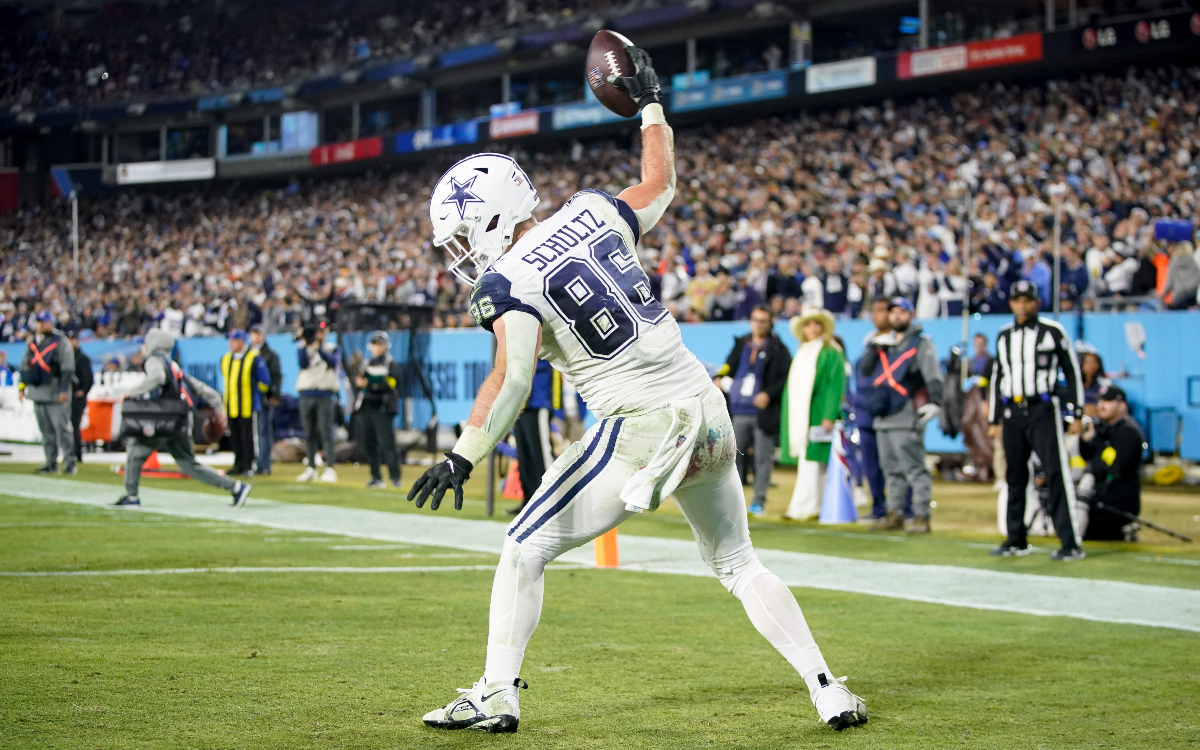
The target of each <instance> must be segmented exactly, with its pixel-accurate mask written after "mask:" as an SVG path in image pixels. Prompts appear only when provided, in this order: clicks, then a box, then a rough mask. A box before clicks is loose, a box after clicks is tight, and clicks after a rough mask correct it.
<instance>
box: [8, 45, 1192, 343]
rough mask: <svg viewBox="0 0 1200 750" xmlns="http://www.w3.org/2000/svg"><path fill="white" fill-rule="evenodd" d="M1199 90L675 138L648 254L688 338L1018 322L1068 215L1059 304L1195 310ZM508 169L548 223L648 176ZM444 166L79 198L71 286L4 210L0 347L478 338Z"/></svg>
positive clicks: (1062, 92)
mask: <svg viewBox="0 0 1200 750" xmlns="http://www.w3.org/2000/svg"><path fill="white" fill-rule="evenodd" d="M1198 86H1200V69H1196V68H1189V69H1179V68H1169V69H1168V68H1161V69H1155V70H1141V71H1133V70H1131V71H1130V72H1129V73H1128V75H1126V76H1124V77H1119V78H1117V77H1106V76H1085V77H1081V78H1077V79H1073V80H1050V81H1046V82H1045V83H1044V84H1042V85H1038V86H1026V87H1017V86H1013V85H1007V86H1006V85H1001V84H989V85H986V86H982V87H980V88H978V89H975V90H972V91H966V92H962V93H959V94H957V95H956V96H953V97H951V98H945V99H919V100H917V101H912V102H907V103H893V102H884V103H882V104H881V105H879V106H863V107H859V108H857V109H840V110H836V111H825V112H820V113H813V114H809V115H804V116H794V117H790V118H770V119H759V120H756V121H752V122H749V123H746V124H740V125H732V126H714V125H708V126H705V127H703V128H700V129H696V130H688V131H684V132H680V133H678V135H677V142H676V157H677V164H678V171H679V189H678V193H677V195H676V198H675V201H674V203H673V207H672V209H671V211H670V212H669V213H668V214H667V216H666V217H665V218H664V220H663V225H662V226H661V227H660V228H659V229H658V230H656V231H654V232H651V233H649V234H647V235H646V237H645V238H644V240H643V243H642V258H643V261H644V264H645V266H646V269H647V271H648V272H649V273H650V274H651V277H652V280H653V282H654V289H655V293H656V294H657V295H658V296H659V297H660V299H663V300H664V301H665V302H666V303H668V305H669V307H670V309H671V310H672V311H673V312H674V313H675V314H676V316H677V317H678V318H679V319H681V320H709V319H716V320H721V319H731V318H741V317H745V316H746V315H747V313H748V309H749V307H750V306H752V305H753V304H754V303H756V302H758V301H767V302H769V303H770V304H772V305H773V306H775V307H776V308H777V309H779V310H780V311H782V312H794V311H795V310H798V309H799V307H800V306H801V305H802V304H804V303H806V302H807V303H813V304H820V305H823V306H824V307H826V308H828V309H830V310H832V311H834V312H835V313H836V314H839V315H842V316H858V315H860V314H861V313H862V310H863V308H864V306H865V305H866V304H867V303H868V302H869V300H870V299H871V298H872V297H876V296H880V295H886V296H891V295H893V294H903V295H906V296H909V297H910V298H912V299H913V300H914V301H915V303H916V305H917V310H918V315H919V316H921V317H937V316H945V315H955V314H958V313H959V312H960V311H961V309H962V304H963V302H964V298H965V299H966V304H968V305H969V309H970V310H972V311H978V312H985V313H986V312H1003V311H1005V310H1006V309H1007V302H1006V296H1005V294H1004V291H1005V289H1007V287H1008V285H1009V284H1010V283H1012V282H1013V281H1015V280H1016V279H1019V278H1028V279H1031V280H1033V281H1034V282H1035V283H1037V284H1038V285H1039V287H1041V288H1042V289H1043V291H1044V294H1043V296H1044V298H1046V299H1049V297H1050V291H1051V283H1052V282H1051V279H1052V278H1053V274H1052V269H1051V265H1050V264H1051V262H1052V251H1053V246H1054V234H1055V209H1056V208H1058V210H1059V211H1060V213H1059V217H1060V221H1059V230H1058V231H1059V235H1060V237H1061V247H1062V256H1063V265H1062V268H1061V273H1060V277H1061V278H1060V290H1061V294H1062V297H1061V299H1062V305H1063V307H1064V309H1070V308H1072V307H1085V308H1090V307H1092V306H1096V305H1110V304H1112V303H1113V301H1114V300H1115V301H1117V302H1120V301H1123V300H1124V301H1128V303H1129V304H1152V305H1159V304H1162V303H1165V304H1167V305H1170V306H1174V307H1188V306H1194V305H1195V304H1196V285H1197V283H1200V267H1198V266H1196V265H1195V264H1196V260H1195V258H1194V256H1193V252H1194V251H1193V248H1192V246H1191V244H1190V243H1188V242H1180V243H1175V244H1167V243H1163V242H1159V241H1156V240H1155V235H1154V224H1155V221H1156V220H1158V219H1160V218H1182V219H1190V220H1194V219H1196V218H1197V217H1196V210H1197V201H1198V199H1200V163H1198V162H1197V156H1200V152H1198V150H1200V134H1198V133H1197V131H1196V127H1197V121H1198V115H1200V107H1198V104H1197V88H1198ZM512 153H513V154H514V155H515V156H516V157H517V158H518V159H519V160H520V161H521V162H522V163H523V164H524V165H525V168H526V170H527V171H528V172H529V173H530V174H531V175H532V176H533V178H534V181H535V183H536V184H537V186H538V187H539V189H540V190H541V193H542V196H543V198H544V202H543V205H542V207H541V211H542V212H543V213H544V212H548V211H550V210H552V209H554V208H556V207H557V206H559V205H560V204H561V203H562V202H563V201H565V200H566V199H567V198H568V197H570V196H571V195H572V194H573V193H574V192H575V191H576V190H579V189H581V188H584V187H593V188H599V189H602V190H606V191H608V192H611V193H617V192H619V191H620V190H621V189H623V188H624V187H625V186H627V185H629V184H631V183H632V182H634V181H636V179H637V175H638V170H637V166H636V165H637V158H636V155H635V154H633V153H631V152H630V151H628V150H627V149H626V148H625V147H624V146H619V145H616V144H614V143H611V142H594V143H587V144H584V143H575V144H573V145H571V146H570V147H568V148H565V149H563V150H558V151H546V152H537V153H529V152H526V151H524V150H521V149H517V150H513V151H512ZM448 158H449V157H445V156H443V157H440V158H439V159H431V160H430V161H428V162H425V163H424V165H423V166H422V168H421V170H420V171H417V172H404V171H396V172H391V173H374V174H368V175H360V176H356V177H351V178H345V177H343V178H337V179H323V180H312V181H308V182H303V183H299V182H293V183H292V184H291V185H289V186H287V187H272V188H269V189H266V188H263V187H261V186H259V187H255V186H252V185H245V186H235V187H227V188H224V189H216V188H212V187H210V188H207V189H205V190H203V191H178V192H171V191H163V190H157V191H152V192H151V191H147V192H136V191H133V190H126V191H123V192H121V193H120V194H119V195H118V196H117V197H114V198H105V199H101V200H93V201H87V200H84V201H81V204H80V206H81V208H80V211H81V214H80V216H81V225H82V240H81V253H80V257H81V273H80V277H79V279H78V280H76V279H74V278H73V277H72V267H71V263H70V257H71V243H70V239H69V221H68V218H69V217H68V214H67V211H66V208H65V204H64V203H62V202H60V203H59V204H57V205H55V206H53V207H45V208H34V209H29V210H23V211H21V212H19V213H17V214H13V215H9V216H5V217H4V218H3V219H0V253H3V256H4V258H5V263H4V269H3V272H2V273H3V279H2V282H0V313H4V314H5V315H6V316H7V321H6V323H5V324H4V328H3V329H2V331H0V335H3V336H4V337H6V338H8V337H12V336H13V335H16V333H17V332H18V331H19V330H20V328H21V327H22V325H23V320H24V317H23V316H24V315H26V314H27V312H28V311H29V310H30V305H31V304H32V303H33V302H34V301H35V300H36V301H37V302H38V303H41V302H46V303H49V304H50V305H51V306H52V307H53V308H54V309H55V310H57V311H58V313H59V315H60V316H61V317H62V318H63V321H64V322H67V320H68V319H69V318H71V317H72V316H74V317H75V318H77V320H76V321H75V322H76V324H80V325H83V326H84V327H88V328H93V329H94V330H95V331H96V333H97V335H100V336H112V335H131V334H137V333H139V332H141V331H143V330H144V329H146V328H147V327H148V326H152V325H159V324H161V325H166V326H169V327H173V328H176V329H178V330H180V331H181V332H183V333H185V334H187V335H199V334H201V333H204V332H211V331H214V330H216V331H221V330H228V329H230V328H233V327H245V325H247V324H248V323H252V322H257V321H258V320H261V321H262V322H264V324H265V325H266V326H267V327H268V329H270V330H283V329H289V328H290V327H292V326H294V324H295V322H296V321H298V320H299V319H301V318H302V317H305V316H308V315H311V314H314V313H321V312H323V311H325V310H327V309H328V308H329V307H330V306H331V305H334V304H336V303H337V301H338V300H340V299H343V298H347V297H355V298H363V299H383V298H386V299H394V300H400V301H409V302H418V303H419V302H425V303H430V302H431V303H435V304H436V305H437V307H438V310H439V316H438V325H441V326H450V327H454V326H468V325H472V324H473V323H472V321H471V320H470V317H469V316H468V315H467V314H466V309H467V290H466V289H464V288H463V287H461V286H459V285H457V284H456V283H455V282H454V281H453V280H452V278H450V277H449V275H448V274H446V273H445V272H444V267H443V261H442V258H441V257H440V254H439V253H438V252H437V251H435V250H434V249H433V248H431V246H430V243H429V234H430V232H429V224H428V220H427V214H426V211H427V201H428V195H429V189H430V186H431V185H432V184H433V182H434V180H435V179H436V177H437V176H438V175H439V174H440V172H441V170H442V169H444V168H445V167H446V166H447V165H448V161H447V159H448ZM964 165H969V166H968V167H967V168H966V169H964V168H963V167H964ZM974 173H977V175H978V180H977V182H975V183H974V185H975V187H974V191H975V192H974V211H973V214H974V219H973V225H972V226H973V230H974V231H973V232H972V238H971V246H972V249H971V255H970V260H969V265H968V266H967V267H964V264H963V250H964V239H965V237H964V224H965V223H966V218H965V211H964V207H965V206H964V204H965V201H964V198H963V197H964V196H965V195H967V193H968V191H969V190H971V187H970V184H969V182H968V180H966V179H965V178H966V177H970V176H971V175H972V174H974ZM831 279H834V281H833V282H832V283H831V282H830V280H831ZM838 279H840V283H839V281H837V280H838ZM839 287H840V291H839V290H838V288H839ZM1160 293H1161V294H1160ZM1163 297H1165V299H1163Z"/></svg>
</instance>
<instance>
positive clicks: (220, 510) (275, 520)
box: [0, 474, 1200, 632]
mask: <svg viewBox="0 0 1200 750" xmlns="http://www.w3.org/2000/svg"><path fill="white" fill-rule="evenodd" d="M0 493H3V494H7V495H13V496H17V497H25V498H30V499H34V500H52V501H57V502H68V503H76V504H80V505H92V506H101V507H102V506H105V505H106V504H107V503H108V502H110V501H111V500H112V496H113V487H112V486H110V485H103V484H95V483H91V482H76V481H71V480H65V479H53V478H49V477H34V476H21V475H17V474H6V475H5V486H4V487H3V488H2V489H0ZM140 497H141V498H142V502H143V503H144V504H145V505H143V506H142V507H141V508H138V509H132V508H131V509H127V510H123V511H121V512H124V513H138V514H141V513H157V514H164V515H169V516H179V517H184V518H200V519H206V520H217V521H231V522H234V523H240V524H250V525H255V526H265V527H268V528H275V529H287V530H290V531H308V532H320V533H324V534H340V535H342V536H347V537H356V538H362V539H374V540H379V541H385V542H397V543H409V544H422V545H428V546H435V547H449V548H453V549H460V550H469V551H472V552H488V553H491V554H498V553H499V551H500V548H501V546H502V542H503V539H504V530H505V525H504V524H502V523H497V522H494V521H475V520H467V519H461V518H451V517H447V516H435V515H425V514H415V513H387V512H384V511H376V510H363V509H360V508H339V507H333V506H328V505H308V504H304V503H285V502H279V501H276V500H259V499H254V500H252V501H251V502H250V503H248V504H247V505H246V506H244V507H242V508H240V509H239V508H233V507H231V506H230V505H228V504H227V500H226V499H225V498H224V496H222V495H206V494H202V493H196V492H182V491H178V490H160V489H152V488H143V490H142V492H141V493H140ZM758 556H759V559H761V560H762V562H763V564H764V565H766V566H767V567H768V568H770V569H771V571H772V572H774V573H775V574H776V575H778V576H779V577H780V578H781V579H783V582H784V583H786V584H787V585H788V586H794V587H805V588H816V589H827V590H832V591H847V592H853V593H858V594H870V595H873V596H883V597H889V598H893V599H906V600H909V601H918V602H927V603H932V604H945V605H948V606H953V607H968V608H972V609H985V610H998V611H1003V612H1016V613H1020V614H1029V615H1039V616H1061V617H1074V618H1079V619H1083V620H1093V621H1096V622H1110V623H1121V624H1129V625H1149V626H1152V627H1162V628H1172V629H1176V630H1187V631H1192V632H1200V591H1198V590H1192V589H1181V588H1173V587H1169V586H1151V585H1147V584H1140V583H1126V582H1123V581H1105V580H1096V579H1087V578H1061V577H1056V576H1043V575H1032V574H1028V573H1006V572H1001V571H994V570H983V569H977V568H960V567H954V566H949V565H917V564H912V563H895V562H879V561H873V560H858V559H854V558H847V557H833V556H829V555H814V554H808V553H803V552H788V551H784V550H772V549H759V550H758ZM621 559H622V561H623V564H622V565H621V569H623V570H635V571H642V572H648V573H670V574H676V575H690V576H701V577H706V578H712V577H714V576H713V573H712V571H711V570H709V569H708V567H707V566H706V565H704V563H703V562H702V561H701V559H700V554H699V552H698V551H697V549H696V545H695V543H693V542H690V541H683V540H677V539H660V538H656V537H642V536H627V535H623V536H622V537H621ZM594 560H595V557H594V554H593V551H592V546H591V545H590V544H588V545H584V546H583V547H580V548H578V549H575V550H571V551H570V552H568V553H567V554H565V555H563V556H562V557H561V558H559V561H561V562H563V563H572V564H575V565H581V566H587V567H590V566H592V565H593V564H594ZM801 599H802V600H803V597H801ZM801 605H802V606H803V601H801Z"/></svg>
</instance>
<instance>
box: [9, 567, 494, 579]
mask: <svg viewBox="0 0 1200 750" xmlns="http://www.w3.org/2000/svg"><path fill="white" fill-rule="evenodd" d="M495 569H496V566H495V565H445V566H438V565H414V566H409V567H391V568H387V567H384V568H347V567H342V568H322V567H311V566H309V567H292V568H248V567H241V568H149V569H146V570H39V571H23V570H0V576H5V577H9V578H57V577H60V576H161V575H180V574H188V573H441V572H443V571H453V570H495Z"/></svg>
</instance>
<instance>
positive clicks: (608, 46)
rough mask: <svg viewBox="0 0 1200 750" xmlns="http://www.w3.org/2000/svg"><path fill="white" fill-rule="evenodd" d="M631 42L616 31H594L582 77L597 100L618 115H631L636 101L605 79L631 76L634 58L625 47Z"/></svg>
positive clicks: (634, 112) (635, 112) (634, 110)
mask: <svg viewBox="0 0 1200 750" xmlns="http://www.w3.org/2000/svg"><path fill="white" fill-rule="evenodd" d="M632 44H633V42H631V41H629V40H628V39H626V38H625V37H623V36H621V35H620V34H618V33H617V32H615V31H607V30H601V31H597V32H596V35H595V36H594V37H592V43H591V45H590V46H589V47H588V53H587V69H586V71H585V73H584V79H585V80H586V81H587V85H588V88H590V89H591V90H592V93H593V94H595V95H596V99H597V100H598V101H599V102H600V103H601V104H603V105H604V106H605V107H607V108H608V109H610V110H612V111H613V112H615V113H617V114H618V115H620V116H621V117H633V116H634V115H636V114H637V112H638V107H637V103H635V102H634V101H633V99H632V98H631V97H630V96H629V94H626V93H625V92H624V91H622V90H621V89H619V88H617V87H616V86H613V85H612V84H611V83H609V82H608V77H609V76H610V75H613V76H618V77H622V78H623V77H625V76H631V75H633V60H632V59H630V57H629V53H628V52H626V51H625V48H626V47H628V46H631V45H632Z"/></svg>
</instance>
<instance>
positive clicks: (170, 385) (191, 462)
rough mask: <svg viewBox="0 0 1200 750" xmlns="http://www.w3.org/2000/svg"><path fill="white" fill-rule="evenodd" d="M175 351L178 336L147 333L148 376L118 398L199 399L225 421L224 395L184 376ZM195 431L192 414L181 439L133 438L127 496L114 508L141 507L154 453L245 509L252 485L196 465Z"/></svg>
mask: <svg viewBox="0 0 1200 750" xmlns="http://www.w3.org/2000/svg"><path fill="white" fill-rule="evenodd" d="M174 348H175V336H174V335H172V334H171V333H170V332H169V331H165V330H163V329H161V328H152V329H150V331H148V332H147V333H146V342H145V343H144V344H143V345H142V350H143V352H144V354H145V361H146V363H145V372H146V376H145V377H144V378H143V379H142V382H140V383H138V384H137V385H135V386H133V387H132V388H129V389H128V390H126V391H125V392H124V393H123V394H121V395H120V396H119V397H118V398H120V399H121V400H125V399H130V398H138V397H141V396H147V395H149V396H150V397H151V398H157V399H168V398H182V399H184V400H186V401H188V402H189V403H190V402H191V401H192V400H193V399H194V398H195V397H197V396H199V397H200V399H202V400H203V401H204V402H205V403H206V404H208V405H209V406H211V407H212V408H213V409H214V410H215V412H216V413H217V414H219V415H220V416H221V417H222V418H223V417H224V415H225V407H224V404H223V402H222V399H221V394H220V393H217V392H216V391H215V390H213V389H212V388H209V387H208V386H207V385H205V384H204V383H202V382H201V381H199V380H197V379H196V378H193V377H192V376H191V375H185V374H184V372H183V370H182V369H181V368H180V367H179V365H177V364H175V362H174V361H173V360H172V359H171V350H172V349H174ZM192 428H193V415H192V414H190V413H189V414H188V426H187V431H186V432H184V433H183V434H181V435H171V436H161V437H160V436H155V437H136V438H131V439H130V440H129V444H128V446H127V447H126V456H127V457H126V460H125V495H124V497H122V498H121V499H120V500H118V501H117V502H116V503H114V505H119V506H127V505H141V504H142V502H141V500H140V499H139V498H138V480H140V479H141V475H142V464H144V463H145V462H146V459H147V458H149V457H150V454H151V453H153V452H155V451H166V452H167V453H169V454H171V457H172V458H174V459H175V463H176V465H177V466H178V467H179V470H180V471H182V472H183V473H184V474H187V475H188V476H189V477H191V478H192V479H199V480H200V481H201V482H204V483H205V484H211V485H212V486H214V487H220V488H221V489H223V490H226V491H227V492H229V494H230V495H232V496H233V507H235V508H240V507H242V505H244V504H245V503H246V498H247V497H249V495H250V485H249V484H247V483H246V482H242V481H238V480H236V479H232V478H230V477H227V476H224V475H222V474H218V473H217V472H215V471H213V470H212V469H210V468H208V467H207V466H205V465H204V464H201V463H199V462H197V461H196V453H195V449H194V448H193V447H192Z"/></svg>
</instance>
